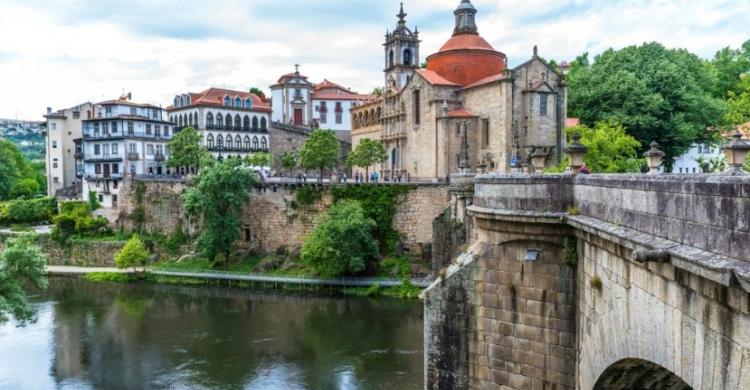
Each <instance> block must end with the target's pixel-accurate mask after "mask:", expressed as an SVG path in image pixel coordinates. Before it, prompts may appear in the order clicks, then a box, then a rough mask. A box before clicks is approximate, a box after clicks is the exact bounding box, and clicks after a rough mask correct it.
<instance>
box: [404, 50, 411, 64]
mask: <svg viewBox="0 0 750 390" xmlns="http://www.w3.org/2000/svg"><path fill="white" fill-rule="evenodd" d="M404 65H406V66H411V50H409V49H405V50H404Z"/></svg>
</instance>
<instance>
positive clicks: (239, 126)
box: [234, 115, 242, 130]
mask: <svg viewBox="0 0 750 390" xmlns="http://www.w3.org/2000/svg"><path fill="white" fill-rule="evenodd" d="M234 129H235V130H242V120H241V119H240V116H239V115H235V116H234Z"/></svg>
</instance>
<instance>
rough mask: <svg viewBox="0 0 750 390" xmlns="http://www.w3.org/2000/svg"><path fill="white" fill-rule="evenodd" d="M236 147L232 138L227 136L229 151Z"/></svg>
mask: <svg viewBox="0 0 750 390" xmlns="http://www.w3.org/2000/svg"><path fill="white" fill-rule="evenodd" d="M233 147H234V141H232V136H231V135H228V136H227V149H232V148H233Z"/></svg>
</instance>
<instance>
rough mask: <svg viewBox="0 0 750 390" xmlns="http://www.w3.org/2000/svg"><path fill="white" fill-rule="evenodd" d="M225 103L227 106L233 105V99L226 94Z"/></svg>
mask: <svg viewBox="0 0 750 390" xmlns="http://www.w3.org/2000/svg"><path fill="white" fill-rule="evenodd" d="M224 105H225V106H227V107H231V106H232V99H230V98H229V96H225V97H224Z"/></svg>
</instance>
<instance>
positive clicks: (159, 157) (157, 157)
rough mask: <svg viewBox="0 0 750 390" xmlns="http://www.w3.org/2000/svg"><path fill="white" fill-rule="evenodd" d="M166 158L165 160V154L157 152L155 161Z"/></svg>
mask: <svg viewBox="0 0 750 390" xmlns="http://www.w3.org/2000/svg"><path fill="white" fill-rule="evenodd" d="M164 160H165V158H164V155H163V154H161V153H157V154H155V155H154V161H164Z"/></svg>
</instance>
